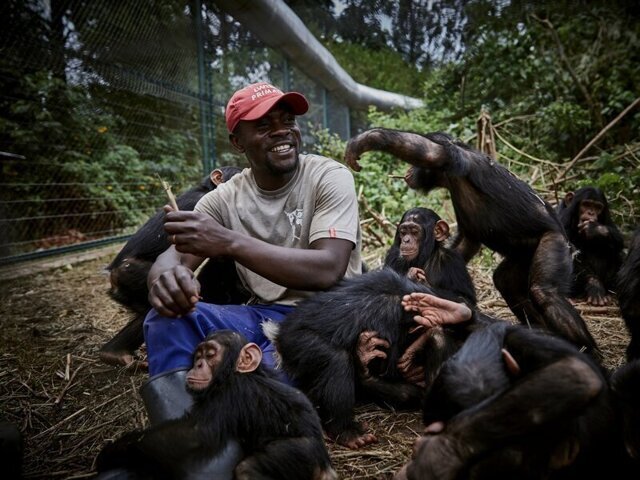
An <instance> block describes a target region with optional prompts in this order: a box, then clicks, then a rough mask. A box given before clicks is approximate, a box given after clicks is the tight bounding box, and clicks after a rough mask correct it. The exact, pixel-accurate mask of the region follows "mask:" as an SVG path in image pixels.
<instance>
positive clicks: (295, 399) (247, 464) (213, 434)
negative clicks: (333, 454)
mask: <svg viewBox="0 0 640 480" xmlns="http://www.w3.org/2000/svg"><path fill="white" fill-rule="evenodd" d="M209 339H214V340H216V341H217V342H219V343H221V344H222V345H224V346H226V347H227V352H226V355H225V358H224V360H223V361H222V362H221V364H220V365H219V366H218V368H217V371H216V372H215V377H214V379H213V380H212V382H211V384H210V385H209V386H208V387H207V389H206V390H205V391H203V392H198V394H196V395H194V405H193V407H192V408H191V410H190V411H189V412H188V413H186V414H185V416H184V417H182V418H180V419H177V420H170V421H167V422H163V423H160V424H158V425H155V426H152V427H151V428H148V429H146V430H144V431H142V432H139V431H138V432H131V433H128V434H126V435H125V436H124V437H122V438H120V439H119V440H117V441H116V442H115V443H113V444H110V445H107V446H106V447H105V448H104V449H103V450H102V452H101V453H100V455H99V456H98V459H97V468H98V471H101V472H102V471H109V470H113V469H116V468H125V469H127V470H128V471H132V472H135V473H136V474H139V475H146V476H148V477H149V478H154V479H155V478H171V479H179V478H190V477H189V473H193V469H194V467H197V465H198V464H199V463H201V462H203V461H206V460H207V459H211V458H214V457H215V456H216V455H217V454H219V453H220V452H221V451H222V450H223V449H224V448H225V446H226V445H227V442H228V441H229V440H230V439H235V440H237V441H238V442H239V443H240V445H241V447H242V450H243V452H244V455H245V458H244V459H243V460H242V462H241V463H240V464H239V466H238V468H239V469H241V470H242V471H243V472H244V473H245V475H248V478H265V479H267V478H269V479H290V480H297V479H309V480H312V479H314V480H315V479H316V478H327V479H328V478H333V474H332V472H333V471H332V469H331V461H330V459H329V455H328V453H327V450H326V447H325V445H324V441H323V437H322V428H321V426H320V421H319V419H318V416H317V414H316V412H315V410H314V409H313V407H312V406H311V404H310V403H309V400H307V398H306V397H305V396H304V395H303V394H302V393H301V392H299V391H298V390H296V389H294V388H292V387H290V386H288V385H285V384H283V383H281V382H279V381H278V380H276V379H275V378H274V377H273V376H272V374H271V373H270V372H268V371H267V370H266V369H265V367H262V366H259V367H258V369H257V370H255V371H253V372H251V373H238V372H236V371H235V363H236V360H237V358H238V354H239V352H240V350H241V349H242V347H243V346H244V345H245V344H246V343H247V341H246V339H244V337H242V335H240V334H238V333H236V332H231V331H228V330H221V331H217V332H214V333H213V334H210V335H209V336H208V337H207V339H206V340H209ZM320 472H326V473H327V476H326V477H319V476H316V475H318V474H319V473H320ZM243 478H245V477H243Z"/></svg>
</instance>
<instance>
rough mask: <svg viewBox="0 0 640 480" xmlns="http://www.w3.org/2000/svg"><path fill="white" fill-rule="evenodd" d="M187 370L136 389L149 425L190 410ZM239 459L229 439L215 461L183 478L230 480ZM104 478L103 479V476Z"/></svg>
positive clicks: (238, 449) (166, 374)
mask: <svg viewBox="0 0 640 480" xmlns="http://www.w3.org/2000/svg"><path fill="white" fill-rule="evenodd" d="M187 371H188V370H187V369H176V370H170V371H168V372H164V373H161V374H159V375H154V376H153V377H151V378H150V379H149V380H147V381H146V382H145V383H144V384H143V385H142V386H141V387H140V396H141V397H142V401H143V403H144V406H145V408H146V410H147V415H148V416H149V423H151V425H155V424H157V423H160V422H163V421H166V420H171V419H174V418H180V417H182V416H183V415H184V414H185V412H186V411H188V410H189V409H190V408H191V405H193V399H192V398H191V395H190V394H189V392H187V389H186V378H187ZM242 457H243V454H242V448H241V447H240V444H239V443H238V442H237V441H236V440H229V442H228V443H227V446H226V447H225V449H224V450H223V451H222V452H220V453H219V454H218V455H217V456H216V457H215V458H213V459H211V460H210V461H208V462H204V464H203V463H202V462H198V463H197V464H194V466H193V468H190V469H189V475H188V477H187V478H188V479H190V480H191V479H210V478H215V479H219V480H232V479H233V470H234V469H235V467H236V465H237V464H238V463H240V461H241V460H242ZM114 473H115V472H114ZM120 475H122V473H121V474H120ZM100 478H101V479H102V478H103V477H100ZM104 478H105V480H106V478H107V477H104ZM109 478H110V480H111V477H109ZM125 478H128V477H125V476H122V477H119V476H114V477H113V480H116V479H118V480H120V479H125Z"/></svg>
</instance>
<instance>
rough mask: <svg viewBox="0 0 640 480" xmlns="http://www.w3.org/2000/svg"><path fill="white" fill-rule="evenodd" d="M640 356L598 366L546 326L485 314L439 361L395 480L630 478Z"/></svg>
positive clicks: (634, 472) (634, 467)
mask: <svg viewBox="0 0 640 480" xmlns="http://www.w3.org/2000/svg"><path fill="white" fill-rule="evenodd" d="M639 382H640V362H636V363H632V364H629V365H625V366H624V367H622V368H620V369H619V370H618V371H616V372H615V373H614V375H613V378H612V380H611V388H609V387H608V384H607V378H606V377H605V375H604V373H603V371H602V369H601V368H600V367H599V366H598V365H597V364H595V363H594V362H593V360H592V359H591V358H589V357H588V356H586V355H583V354H581V353H580V352H578V351H577V350H576V348H575V347H574V346H573V345H570V344H569V343H567V342H565V341H564V340H563V339H560V338H557V337H553V336H550V335H549V334H547V333H545V332H542V331H539V330H535V329H528V328H525V327H523V326H516V325H510V324H508V323H506V322H501V323H496V324H492V325H490V326H487V327H484V328H481V329H478V330H476V331H475V332H473V333H472V334H471V335H470V336H469V338H468V339H467V341H466V342H465V344H464V345H463V346H462V348H460V350H458V352H457V353H456V354H455V355H454V356H452V357H451V358H450V359H449V360H448V361H447V362H446V363H445V364H444V365H443V366H442V368H441V370H440V375H439V376H438V378H436V380H435V382H434V384H433V387H432V389H431V390H430V391H429V392H428V393H427V396H426V398H425V402H424V410H423V414H424V424H425V425H426V429H425V435H426V436H424V437H422V438H421V439H419V440H418V441H417V442H416V446H415V448H414V456H413V460H412V461H411V462H410V463H409V464H408V465H407V466H406V467H405V468H403V469H402V470H401V471H400V472H399V473H398V475H397V476H396V480H406V479H409V480H416V479H423V478H434V479H436V478H437V479H439V480H440V479H442V480H452V479H458V478H473V479H477V480H484V479H487V480H489V479H491V480H494V479H505V480H506V479H513V478H518V479H525V480H526V479H529V480H534V479H543V478H544V479H547V478H550V479H576V480H577V479H582V478H608V477H610V478H616V479H632V478H634V479H635V478H638V473H639V472H638V463H637V461H635V460H633V459H632V458H637V456H638V453H640V451H639V450H638V447H640V441H639V440H640V437H639V435H638V432H639V431H640V416H639V415H638V413H640V412H638V402H639V401H640V388H638V385H639V384H640V383H639Z"/></svg>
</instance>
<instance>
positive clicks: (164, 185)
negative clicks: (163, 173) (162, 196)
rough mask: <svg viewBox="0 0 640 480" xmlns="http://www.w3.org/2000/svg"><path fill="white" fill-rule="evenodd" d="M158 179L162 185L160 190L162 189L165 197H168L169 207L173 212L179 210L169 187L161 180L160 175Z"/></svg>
mask: <svg viewBox="0 0 640 480" xmlns="http://www.w3.org/2000/svg"><path fill="white" fill-rule="evenodd" d="M158 178H159V179H160V182H161V183H162V188H164V191H165V192H167V197H169V204H170V205H171V207H172V208H173V209H174V210H175V211H178V210H180V209H179V208H178V204H177V203H176V197H174V195H173V192H172V191H171V185H169V184H168V183H167V182H165V181H164V180H163V179H162V177H160V175H158Z"/></svg>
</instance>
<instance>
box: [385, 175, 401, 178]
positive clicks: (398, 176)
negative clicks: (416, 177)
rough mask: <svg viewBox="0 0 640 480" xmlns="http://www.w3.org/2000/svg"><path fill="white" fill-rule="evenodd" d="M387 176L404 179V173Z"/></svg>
mask: <svg viewBox="0 0 640 480" xmlns="http://www.w3.org/2000/svg"><path fill="white" fill-rule="evenodd" d="M387 178H402V179H404V175H387Z"/></svg>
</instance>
